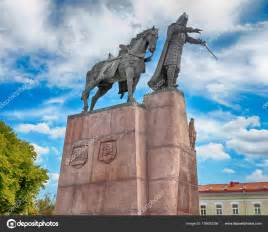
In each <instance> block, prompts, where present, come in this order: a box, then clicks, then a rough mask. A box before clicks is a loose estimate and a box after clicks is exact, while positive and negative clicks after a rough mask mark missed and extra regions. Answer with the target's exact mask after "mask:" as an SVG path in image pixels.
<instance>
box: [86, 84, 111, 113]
mask: <svg viewBox="0 0 268 232" xmlns="http://www.w3.org/2000/svg"><path fill="white" fill-rule="evenodd" d="M112 86H113V85H112V84H110V85H107V86H105V87H99V88H98V90H97V93H96V94H95V96H93V97H92V100H91V105H90V111H92V110H93V109H94V106H95V104H96V102H97V101H98V99H99V98H100V97H102V96H103V95H104V94H105V93H107V91H108V90H109V89H111V88H112Z"/></svg>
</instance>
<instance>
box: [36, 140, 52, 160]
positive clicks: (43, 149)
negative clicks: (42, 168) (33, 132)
mask: <svg viewBox="0 0 268 232" xmlns="http://www.w3.org/2000/svg"><path fill="white" fill-rule="evenodd" d="M32 145H33V147H34V150H35V152H36V153H37V159H36V163H37V164H41V163H42V162H43V161H44V155H45V154H48V153H49V151H50V150H49V148H48V147H43V146H40V145H37V144H35V143H32Z"/></svg>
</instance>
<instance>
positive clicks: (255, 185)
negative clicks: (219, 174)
mask: <svg viewBox="0 0 268 232" xmlns="http://www.w3.org/2000/svg"><path fill="white" fill-rule="evenodd" d="M198 191H199V193H223V192H263V191H267V192H268V182H251V183H239V182H233V181H231V182H230V183H228V184H207V185H199V186H198Z"/></svg>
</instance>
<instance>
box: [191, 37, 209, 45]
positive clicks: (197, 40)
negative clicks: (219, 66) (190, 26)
mask: <svg viewBox="0 0 268 232" xmlns="http://www.w3.org/2000/svg"><path fill="white" fill-rule="evenodd" d="M186 42H188V43H191V44H200V45H203V46H205V45H206V41H204V40H202V39H195V38H193V37H190V36H187V38H186Z"/></svg>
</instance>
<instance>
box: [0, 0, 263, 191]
mask: <svg viewBox="0 0 268 232" xmlns="http://www.w3.org/2000/svg"><path fill="white" fill-rule="evenodd" d="M0 11H1V12H3V14H1V15H0V93H1V94H0V120H3V121H4V122H6V123H7V124H8V125H10V126H11V127H12V128H14V130H15V131H16V133H17V134H18V136H19V137H20V138H22V139H24V140H27V141H29V142H30V143H32V144H33V145H34V146H35V149H36V151H37V152H38V154H39V155H38V160H37V163H38V164H39V165H41V166H42V167H45V168H47V169H48V170H49V175H50V181H49V183H48V184H47V186H46V189H45V190H43V192H50V193H55V192H56V188H57V179H58V175H59V168H60V161H61V154H62V148H63V140H64V132H65V126H66V118H67V115H70V114H76V113H79V112H80V111H81V110H82V102H81V101H80V94H81V91H82V89H83V86H84V82H85V73H86V71H87V70H89V69H90V68H91V67H92V65H93V64H94V63H96V62H97V61H100V60H102V59H104V58H105V57H107V54H108V52H112V53H113V54H117V52H118V45H119V44H120V43H127V42H128V41H129V40H130V39H131V37H133V36H135V34H136V33H138V32H140V31H142V30H144V29H146V28H149V27H152V26H153V25H155V26H156V27H158V28H159V33H160V36H159V40H158V43H157V51H156V53H155V54H154V57H153V60H152V62H150V63H148V65H147V67H146V73H145V74H143V76H142V78H141V82H140V83H139V85H138V88H137V91H136V94H135V97H136V99H137V100H138V101H139V102H142V98H143V95H144V94H146V93H148V92H150V89H149V88H148V87H147V85H146V83H147V81H148V80H149V78H150V76H151V75H152V73H153V71H154V68H155V66H156V64H157V61H158V58H159V55H160V53H161V49H162V46H163V43H164V41H165V34H166V28H167V26H168V25H169V24H170V23H172V22H174V21H175V20H176V19H177V18H178V17H179V15H180V14H181V13H182V12H184V11H186V12H187V13H188V14H189V16H190V19H189V26H193V27H199V28H202V29H203V30H204V31H203V33H202V35H201V37H202V38H203V39H205V40H207V41H208V44H209V46H210V47H211V49H212V50H213V51H214V52H215V54H216V55H217V56H218V57H219V59H218V61H215V60H214V59H213V58H212V57H211V56H210V55H209V54H208V52H207V51H206V50H205V49H204V48H202V47H199V46H195V45H186V46H185V48H184V54H183V60H182V71H181V73H180V76H179V85H180V88H181V89H182V90H183V91H184V93H185V97H186V104H187V112H188V117H189V118H190V117H194V118H195V119H196V127H197V132H198V134H197V135H198V138H197V156H198V176H199V183H200V184H205V183H223V182H229V181H241V182H249V181H268V118H267V112H268V99H267V92H268V91H267V90H268V78H267V77H268V76H267V75H268V74H267V73H268V66H267V63H268V56H267V54H268V43H267V38H268V3H267V1H264V0H259V1H250V0H234V1H222V0H221V1H220V0H204V1H203V2H202V5H201V4H198V3H196V1H193V0H190V1H185V0H182V1H176V0H167V1H164V0H155V1H150V0H147V1H143V0H135V1H134V0H128V1H121V0H110V1H109V0H103V1H71V0H68V1H60V0H59V1H52V0H27V1H26V0H23V1H21V0H20V1H19V0H14V1H8V0H3V1H1V2H0ZM116 92H117V85H115V87H114V88H113V89H112V90H111V91H110V92H109V93H108V94H107V95H106V96H105V97H103V98H102V99H100V101H99V102H98V103H97V106H96V108H102V107H105V106H109V105H114V104H118V103H122V102H124V101H126V98H124V99H123V100H120V99H119V97H118V95H117V94H116Z"/></svg>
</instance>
